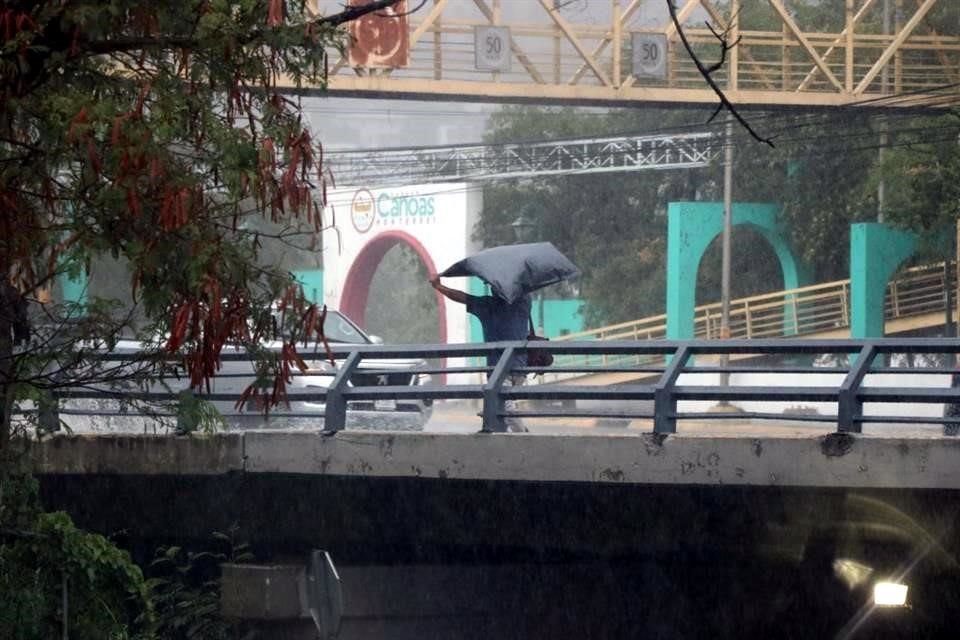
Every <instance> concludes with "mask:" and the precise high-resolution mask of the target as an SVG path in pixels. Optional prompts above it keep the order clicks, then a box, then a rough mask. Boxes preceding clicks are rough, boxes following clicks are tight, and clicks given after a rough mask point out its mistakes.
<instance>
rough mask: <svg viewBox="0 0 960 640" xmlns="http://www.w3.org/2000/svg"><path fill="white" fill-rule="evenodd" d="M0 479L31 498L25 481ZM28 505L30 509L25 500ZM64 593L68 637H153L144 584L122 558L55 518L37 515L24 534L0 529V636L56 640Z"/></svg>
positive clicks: (59, 515) (62, 517)
mask: <svg viewBox="0 0 960 640" xmlns="http://www.w3.org/2000/svg"><path fill="white" fill-rule="evenodd" d="M5 480H6V482H7V483H14V484H16V483H22V485H23V486H24V487H26V489H25V491H26V493H27V494H28V495H33V496H34V497H35V494H34V493H33V492H34V491H35V488H34V489H31V488H30V486H31V485H32V484H33V483H32V479H29V478H28V477H26V476H21V477H19V478H7V479H5ZM5 488H6V487H5ZM7 495H9V494H7V493H6V492H5V496H7ZM28 502H34V504H35V501H34V500H33V499H30V500H28ZM7 503H8V501H7V500H6V498H5V500H4V504H5V505H7ZM35 509H36V507H35V506H34V507H32V508H30V509H27V511H35ZM21 515H22V514H21ZM19 520H20V521H21V523H22V522H23V517H21V518H19ZM5 522H6V520H5ZM64 590H65V591H66V595H67V612H66V615H67V632H68V634H69V637H70V638H74V639H76V640H101V639H103V638H108V639H113V638H116V639H121V638H124V639H126V638H149V637H153V636H152V630H153V624H154V620H153V610H152V605H151V600H150V595H149V592H148V589H147V583H146V581H145V580H144V577H143V573H142V572H141V570H140V568H139V567H138V566H137V565H136V564H134V563H133V562H132V561H131V559H130V556H129V554H128V553H127V552H126V551H123V550H121V549H119V548H117V547H116V546H115V545H114V544H113V543H112V542H110V541H109V540H107V539H106V538H104V537H103V536H101V535H98V534H93V533H88V532H85V531H82V530H80V529H77V527H76V526H75V525H74V524H73V522H72V520H71V519H70V517H69V516H68V515H67V514H65V513H62V512H56V513H41V514H39V515H37V516H36V518H35V520H34V522H33V523H32V526H30V527H29V528H26V529H5V531H4V539H3V543H2V545H0V637H3V638H9V639H10V640H34V639H36V640H46V639H48V638H54V637H60V634H61V629H62V625H63V617H64V610H63V606H62V603H63V595H64Z"/></svg>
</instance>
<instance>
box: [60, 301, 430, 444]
mask: <svg viewBox="0 0 960 640" xmlns="http://www.w3.org/2000/svg"><path fill="white" fill-rule="evenodd" d="M324 334H325V335H326V337H327V340H328V342H329V343H330V345H331V346H342V345H351V344H360V345H372V344H380V343H382V340H380V339H379V338H377V337H376V336H369V335H367V334H366V333H365V332H364V331H363V330H362V329H360V328H359V327H358V326H357V325H356V324H355V323H354V322H353V321H351V320H350V319H349V318H347V317H346V316H345V315H343V314H342V313H340V312H338V311H333V310H328V311H327V316H326V320H325V322H324ZM264 346H265V347H267V348H275V349H278V350H279V348H280V343H279V342H277V343H272V342H271V343H267V344H265V345H264ZM141 349H142V343H140V342H137V341H134V340H121V341H119V342H118V343H117V345H116V346H115V347H114V352H115V353H135V352H137V351H140V350H141ZM298 352H299V353H300V355H301V357H303V359H304V360H305V361H306V363H307V365H308V370H307V371H306V372H305V373H304V372H300V371H299V370H296V369H295V370H294V375H293V378H292V380H291V382H290V384H288V386H287V397H288V404H283V405H280V406H277V407H273V408H271V409H270V412H269V413H268V414H264V412H263V409H262V405H258V404H257V403H255V402H251V401H248V402H247V403H246V405H245V406H244V408H243V410H242V411H241V410H239V409H238V408H237V407H236V399H238V398H239V397H240V394H242V393H243V391H244V390H245V389H247V388H248V387H249V385H250V384H251V383H252V382H253V381H254V370H253V364H252V362H251V361H250V360H248V359H245V358H242V357H241V359H237V357H236V354H237V353H238V352H237V351H235V350H233V349H231V348H229V347H227V348H224V350H223V355H224V356H226V357H225V358H223V360H222V361H221V367H220V370H219V371H218V372H217V375H216V376H215V377H214V378H213V379H212V380H211V381H210V392H211V393H213V394H220V395H223V394H229V395H231V396H233V399H229V400H213V401H211V404H212V405H213V406H214V407H215V408H216V409H217V411H218V412H219V413H220V414H221V415H222V416H223V417H224V418H225V419H226V421H227V423H228V424H229V425H230V426H233V427H264V428H297V429H318V428H322V427H323V423H322V418H323V414H324V411H325V408H326V407H325V403H324V402H323V401H322V400H319V401H318V400H310V401H307V400H298V399H297V396H298V395H302V394H304V393H309V392H310V391H311V390H315V389H323V388H325V387H328V386H329V385H330V384H331V382H332V381H333V378H334V376H335V375H336V372H337V369H336V367H334V366H333V365H331V364H330V363H329V362H328V361H326V358H325V350H324V348H323V345H320V344H318V345H314V346H309V347H308V348H304V347H302V346H301V347H299V348H298ZM342 363H343V360H338V361H337V365H338V366H339V365H342ZM424 367H426V361H424V360H422V359H418V358H404V359H369V360H367V359H363V360H361V361H360V364H359V365H358V367H357V371H356V372H355V373H354V374H353V376H351V378H350V380H349V381H348V384H351V385H356V386H376V385H389V386H400V385H423V384H429V382H430V380H431V376H430V375H429V374H427V373H424V372H423V371H422V369H423V368H424ZM93 386H95V387H101V388H103V389H104V391H107V390H108V389H109V388H110V387H109V386H108V385H93ZM187 386H188V380H187V379H186V378H183V377H181V378H165V379H164V380H163V381H162V382H160V381H155V382H151V383H149V385H148V389H146V390H149V391H151V392H160V393H165V394H166V393H172V394H176V393H178V392H179V391H181V390H184V389H186V388H187ZM202 395H203V394H200V393H198V396H201V397H202ZM118 404H119V403H118V402H117V401H116V400H109V399H106V398H105V399H103V400H96V399H91V400H74V401H66V402H65V403H64V402H61V407H62V408H64V409H68V408H75V409H76V408H81V409H85V410H86V409H90V408H93V409H95V410H98V411H100V410H102V411H104V413H99V414H98V415H100V416H101V419H100V420H99V423H98V425H100V424H102V425H106V424H107V423H109V424H111V425H113V423H115V422H117V420H116V419H122V420H129V419H130V418H132V417H134V416H136V415H137V414H138V411H136V410H124V409H122V408H119V406H118ZM432 410H433V407H432V401H431V400H416V399H404V400H394V399H387V398H385V399H383V400H377V401H361V402H350V403H349V404H348V406H347V425H346V426H347V428H351V429H354V428H367V429H402V430H419V429H423V427H424V425H425V424H426V423H427V421H428V420H429V419H430V416H431V414H432ZM113 418H116V419H113ZM144 419H146V418H144ZM318 419H319V420H318ZM122 420H121V421H122ZM98 425H94V426H98ZM71 428H75V427H74V425H71ZM119 428H120V430H127V429H126V428H124V427H123V425H120V426H119ZM142 428H143V427H142V426H137V427H134V428H133V430H137V429H142ZM80 430H83V431H86V430H88V429H86V428H81V429H80ZM98 430H99V429H98ZM103 430H115V429H114V428H113V427H111V428H109V429H103Z"/></svg>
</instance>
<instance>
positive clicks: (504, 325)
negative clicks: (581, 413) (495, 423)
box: [430, 276, 530, 433]
mask: <svg viewBox="0 0 960 640" xmlns="http://www.w3.org/2000/svg"><path fill="white" fill-rule="evenodd" d="M430 285H431V286H432V287H433V288H434V289H436V290H437V291H439V292H440V293H441V294H443V295H444V296H446V297H447V298H449V299H450V300H453V301H454V302H458V303H460V304H463V305H466V307H467V313H469V314H471V315H473V316H475V317H476V318H477V320H479V321H480V326H481V328H482V329H483V341H484V342H506V341H519V340H526V339H527V332H528V330H529V326H530V296H529V295H523V296H521V297H520V298H519V299H517V301H516V302H513V303H508V302H507V301H506V300H504V299H503V298H500V297H499V296H474V295H471V294H469V293H466V292H465V291H460V290H459V289H451V288H450V287H448V286H446V285H444V284H441V282H440V276H433V277H431V278H430ZM502 353H503V352H502V351H499V350H498V351H494V352H491V353H489V354H488V355H487V366H488V367H494V366H496V364H497V362H498V361H499V360H500V355H501V354H502ZM525 366H527V355H526V353H523V352H517V353H514V354H513V358H512V359H511V362H510V374H509V375H508V376H507V379H506V380H505V381H504V385H505V386H514V387H519V386H522V385H523V384H524V382H526V379H527V374H525V373H522V372H519V371H517V369H518V368H521V367H525ZM487 375H489V373H488V374H487ZM504 409H505V410H506V411H507V413H511V412H514V411H516V410H517V409H518V401H516V400H507V401H506V402H505V403H504ZM504 422H505V423H506V425H507V431H510V432H514V433H516V432H527V431H529V429H527V427H526V426H525V425H524V424H523V421H522V420H521V419H520V418H519V417H516V416H507V417H506V418H505V419H504ZM482 431H484V432H489V431H492V429H490V428H489V425H486V424H485V425H483V429H482Z"/></svg>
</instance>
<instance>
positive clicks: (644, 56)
mask: <svg viewBox="0 0 960 640" xmlns="http://www.w3.org/2000/svg"><path fill="white" fill-rule="evenodd" d="M632 43H633V75H635V76H644V77H647V78H659V79H660V80H664V79H666V77H667V36H666V35H664V34H662V33H634V34H633V38H632Z"/></svg>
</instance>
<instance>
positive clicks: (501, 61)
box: [473, 26, 510, 71]
mask: <svg viewBox="0 0 960 640" xmlns="http://www.w3.org/2000/svg"><path fill="white" fill-rule="evenodd" d="M473 47H474V52H475V56H476V67H477V71H510V29H508V28H507V27H487V26H484V27H474V28H473Z"/></svg>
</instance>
